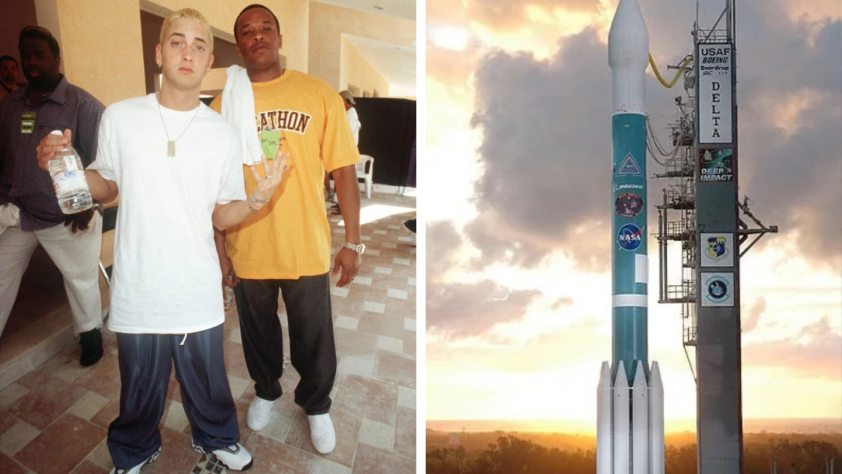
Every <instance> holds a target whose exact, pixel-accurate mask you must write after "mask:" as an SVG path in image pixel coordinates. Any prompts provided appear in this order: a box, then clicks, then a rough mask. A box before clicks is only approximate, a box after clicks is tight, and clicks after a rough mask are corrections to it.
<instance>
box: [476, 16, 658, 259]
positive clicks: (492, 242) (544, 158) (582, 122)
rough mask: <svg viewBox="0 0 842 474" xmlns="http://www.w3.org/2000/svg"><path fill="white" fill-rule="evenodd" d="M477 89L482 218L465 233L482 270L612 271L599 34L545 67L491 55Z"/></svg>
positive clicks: (522, 56)
mask: <svg viewBox="0 0 842 474" xmlns="http://www.w3.org/2000/svg"><path fill="white" fill-rule="evenodd" d="M650 82H651V81H650ZM476 89H477V102H478V104H477V110H476V113H475V116H474V119H473V125H474V126H475V127H478V128H480V129H481V130H482V132H483V142H482V145H481V147H480V150H479V152H480V155H481V159H482V165H483V167H484V168H485V171H484V174H483V175H482V176H481V177H480V178H479V179H478V180H477V183H476V198H477V208H478V210H479V212H480V215H479V217H478V219H477V220H476V221H475V222H473V223H471V224H469V225H468V226H467V228H466V231H467V234H468V235H469V237H470V238H471V240H472V242H473V243H474V244H475V245H476V246H477V247H478V248H479V249H480V250H481V251H482V252H483V260H484V261H500V260H505V261H509V262H510V263H512V264H516V265H522V266H526V267H533V266H535V265H536V264H537V263H539V262H540V261H541V260H542V259H543V258H544V257H545V256H547V255H548V254H550V253H551V252H554V251H564V252H566V253H568V254H570V256H572V257H573V258H575V259H576V260H577V262H578V263H580V264H582V265H583V266H585V267H588V268H590V269H595V270H606V269H607V267H608V265H609V263H610V258H606V255H610V243H611V237H610V212H611V206H610V202H609V201H610V193H611V188H610V183H611V161H610V149H611V147H610V141H611V138H610V137H611V130H610V123H611V120H610V114H611V112H610V110H611V104H610V100H611V98H610V91H611V72H610V69H609V67H608V64H607V50H606V46H605V44H604V43H602V42H601V41H600V40H599V39H598V35H597V33H596V31H595V30H591V29H589V30H586V31H584V32H583V33H581V34H578V35H575V36H572V37H570V38H569V39H568V40H566V41H565V42H564V43H563V44H562V45H561V47H560V49H559V51H558V52H557V54H556V55H555V56H554V57H552V58H550V59H548V60H546V61H538V60H536V59H535V58H534V57H532V56H531V55H530V54H528V53H505V52H500V51H498V52H494V53H492V54H490V55H488V56H487V57H485V58H484V59H483V60H482V62H481V64H480V67H479V70H478V71H477V78H476ZM647 94H649V97H650V98H654V99H655V100H656V101H659V102H660V103H666V104H667V105H668V106H671V105H672V99H671V98H670V96H671V95H672V93H670V92H664V91H661V90H658V89H655V87H654V85H651V87H650V90H648V91H647ZM650 101H651V99H650ZM656 103H657V102H656ZM653 184H655V183H653ZM655 187H657V184H656V186H655ZM653 191H654V192H653ZM655 193H657V190H656V189H652V190H650V195H655ZM651 207H652V206H650V209H651ZM650 215H653V216H654V213H653V212H652V211H651V210H650Z"/></svg>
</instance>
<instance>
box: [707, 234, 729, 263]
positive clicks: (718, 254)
mask: <svg viewBox="0 0 842 474" xmlns="http://www.w3.org/2000/svg"><path fill="white" fill-rule="evenodd" d="M727 242H728V241H727V240H726V239H725V237H721V236H718V237H710V238H708V241H707V244H708V245H707V249H706V250H705V252H707V256H708V258H710V259H711V260H713V261H715V262H718V261H720V260H722V259H723V258H725V257H727V256H728V247H727V245H726V244H727Z"/></svg>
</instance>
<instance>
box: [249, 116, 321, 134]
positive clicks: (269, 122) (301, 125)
mask: <svg viewBox="0 0 842 474" xmlns="http://www.w3.org/2000/svg"><path fill="white" fill-rule="evenodd" d="M311 118H313V117H312V116H311V115H308V114H305V113H303V112H297V111H295V110H269V111H264V112H260V114H259V115H258V117H257V122H258V123H257V131H258V133H259V132H260V131H261V130H263V129H265V128H267V127H268V128H270V129H272V130H287V131H290V132H296V133H301V134H304V132H305V131H307V125H309V124H310V119H311Z"/></svg>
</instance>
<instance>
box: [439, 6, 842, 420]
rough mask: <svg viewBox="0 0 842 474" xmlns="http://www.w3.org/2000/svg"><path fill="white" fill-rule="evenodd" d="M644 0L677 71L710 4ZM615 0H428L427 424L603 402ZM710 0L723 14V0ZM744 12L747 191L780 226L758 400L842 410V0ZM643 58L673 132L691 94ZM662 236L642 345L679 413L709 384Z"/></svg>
mask: <svg viewBox="0 0 842 474" xmlns="http://www.w3.org/2000/svg"><path fill="white" fill-rule="evenodd" d="M639 3H640V5H641V9H642V11H643V14H644V17H645V18H646V22H647V25H648V29H649V35H650V50H651V54H652V55H653V57H654V58H655V61H656V62H657V64H658V65H659V66H660V69H661V70H662V71H664V70H665V69H666V65H667V64H675V63H677V62H678V61H679V60H680V59H681V58H682V57H683V56H685V55H686V54H690V53H691V52H692V38H691V36H690V31H691V29H692V24H693V21H694V19H695V14H696V3H695V2H694V1H692V0H639ZM616 4H617V0H526V1H524V2H513V1H509V0H460V1H451V0H428V1H427V37H426V51H427V82H426V88H427V90H426V97H427V106H426V108H427V153H426V156H427V158H426V159H427V160H428V162H427V163H426V164H425V165H426V166H427V174H426V176H428V177H429V178H430V179H434V180H435V192H431V193H426V194H425V196H424V206H425V209H426V216H427V229H426V232H427V273H426V275H427V276H426V278H427V281H426V285H427V302H426V304H427V342H426V349H427V365H426V367H427V369H426V370H427V379H426V380H427V382H426V384H427V398H426V403H427V407H426V413H427V419H428V420H493V419H505V420H510V419H555V420H559V421H560V424H559V426H560V429H561V430H563V426H564V423H563V422H564V421H565V420H567V421H573V420H591V419H595V414H596V396H595V395H596V386H597V381H598V380H597V379H598V375H599V367H600V363H601V361H603V360H608V359H610V357H611V340H610V339H611V297H610V295H611V281H610V273H609V272H610V263H611V262H610V261H611V257H610V255H611V252H610V245H611V236H610V227H611V221H610V212H611V208H610V205H611V204H610V202H609V201H610V199H609V198H610V179H611V178H610V169H611V168H610V112H611V111H610V109H611V103H610V101H611V97H610V96H611V76H610V69H609V67H608V63H607V48H606V41H607V36H608V29H609V27H610V22H611V18H612V16H613V12H614V10H615V8H616ZM700 5H701V7H700V12H699V21H700V23H701V24H702V25H711V24H712V23H713V22H714V21H715V20H716V17H717V16H718V15H719V12H720V11H721V8H722V7H723V6H724V1H722V0H702V1H701V3H700ZM736 15H737V17H736V18H737V61H738V62H737V71H738V85H737V94H738V95H737V101H738V104H739V107H740V115H739V123H740V129H739V137H740V149H739V152H740V155H739V159H740V177H739V186H740V195H741V196H742V195H747V196H748V197H749V198H750V200H751V210H752V212H753V213H754V214H755V215H756V216H757V217H759V218H760V219H761V220H762V221H763V222H764V223H765V224H767V225H778V226H779V228H780V232H779V233H778V234H772V235H767V236H766V237H764V238H763V239H761V240H760V242H759V243H758V244H757V245H756V246H755V247H753V248H752V249H751V250H750V251H749V252H748V253H747V254H746V256H745V257H744V258H743V259H742V261H741V269H742V293H741V297H742V330H743V348H742V349H743V363H744V366H743V413H744V416H745V417H746V418H836V419H840V427H842V134H840V130H842V54H840V52H842V4H840V3H839V2H838V0H808V1H804V0H743V1H739V2H737V6H736ZM647 75H648V77H647V91H646V92H647V99H646V100H647V109H648V113H649V120H650V122H651V124H652V128H653V129H654V130H655V133H656V134H658V135H660V140H661V142H664V143H668V140H667V135H666V126H667V123H668V122H670V121H671V120H673V119H674V118H675V117H676V109H675V106H674V98H675V97H676V96H677V95H680V94H681V93H682V92H683V91H682V90H681V88H680V87H678V86H677V87H676V88H674V89H671V90H667V89H665V88H663V87H661V86H660V85H659V84H658V83H657V81H656V80H655V78H654V76H653V75H652V71H651V69H649V70H648V71H647ZM665 75H668V74H667V73H666V72H665ZM647 166H648V168H649V170H650V172H652V171H654V170H656V169H657V168H656V167H657V164H656V163H655V162H654V161H652V159H651V158H650V159H649V162H648V164H647ZM660 181H661V180H650V184H649V195H650V197H651V196H660V194H661V191H660V189H661V188H662V187H663V186H664V184H665V183H662V182H660ZM650 201H652V200H650ZM656 219H657V212H656V211H655V209H654V207H653V205H650V206H649V227H650V228H656ZM649 249H650V259H649V260H650V275H652V276H653V278H652V279H650V285H649V301H650V305H649V357H650V360H652V359H654V360H657V361H658V362H659V364H660V366H661V371H662V376H663V379H664V386H665V417H666V418H667V429H668V430H669V429H670V428H671V427H673V428H676V429H677V427H678V421H677V420H688V419H692V418H694V416H695V384H694V381H693V377H692V374H691V371H690V367H689V366H688V360H687V356H686V355H685V352H684V349H683V347H682V336H681V334H682V333H681V331H682V323H681V317H680V313H679V311H680V308H679V306H678V305H663V304H658V303H657V296H658V295H657V286H656V284H655V281H656V278H655V277H656V276H657V275H658V267H657V258H656V257H657V253H656V249H657V244H656V242H655V240H654V235H650V242H649ZM670 252H671V254H670V261H671V264H672V265H673V268H676V267H675V265H677V264H678V262H679V261H680V255H679V253H678V249H672V248H671V250H670ZM673 273H676V272H675V271H673ZM671 283H675V282H671ZM693 357H694V353H693V352H692V351H691V352H690V358H691V359H692V358H693Z"/></svg>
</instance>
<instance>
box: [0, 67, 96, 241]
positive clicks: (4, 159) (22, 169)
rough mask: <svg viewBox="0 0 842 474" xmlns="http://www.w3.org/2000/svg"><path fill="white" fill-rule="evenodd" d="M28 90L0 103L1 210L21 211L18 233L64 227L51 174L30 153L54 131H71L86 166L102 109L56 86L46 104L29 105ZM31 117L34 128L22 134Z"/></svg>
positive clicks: (74, 90) (68, 87) (64, 86)
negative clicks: (9, 207)
mask: <svg viewBox="0 0 842 474" xmlns="http://www.w3.org/2000/svg"><path fill="white" fill-rule="evenodd" d="M29 90H30V87H29V85H26V86H24V87H21V88H20V89H18V90H16V91H12V92H10V93H9V95H7V96H6V97H4V98H3V100H0V205H2V204H7V203H9V202H11V203H13V204H14V205H16V206H17V207H19V208H20V211H21V212H20V224H21V229H22V230H25V231H34V230H41V229H47V228H50V227H53V226H55V225H57V224H60V223H62V222H64V214H62V212H61V208H59V205H58V199H57V198H56V192H55V190H54V189H53V181H52V179H51V178H50V174H49V173H48V172H46V171H44V170H42V169H41V168H39V167H38V158H37V152H36V151H35V148H36V147H37V146H38V144H39V143H40V142H41V140H42V139H43V138H44V137H45V136H47V134H49V133H50V132H52V131H53V130H61V131H62V132H63V131H64V130H65V129H68V128H69V129H70V130H71V132H73V134H72V137H73V147H74V148H75V149H76V152H77V153H79V156H80V157H81V158H82V164H83V166H85V167H87V166H88V165H89V164H91V163H92V162H93V161H94V160H95V159H96V149H97V135H98V132H99V119H100V117H102V112H103V111H104V110H105V106H104V105H102V102H100V101H98V100H97V99H96V98H95V97H94V96H92V95H91V94H89V93H87V92H85V91H84V90H82V89H81V88H79V87H76V86H74V85H72V84H70V83H68V82H67V79H66V78H64V76H62V78H61V82H59V84H58V86H57V87H56V88H55V90H54V91H53V93H52V94H51V95H50V96H49V97H47V98H46V99H43V100H41V101H40V102H38V103H37V104H35V105H33V104H31V103H30V102H29ZM33 113H34V114H35V129H34V130H33V131H32V133H31V134H25V133H21V121H22V119H23V117H22V116H23V115H24V114H33Z"/></svg>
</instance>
